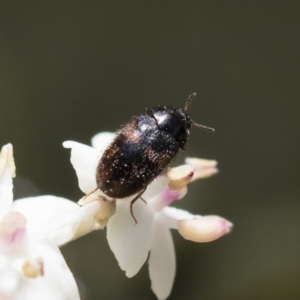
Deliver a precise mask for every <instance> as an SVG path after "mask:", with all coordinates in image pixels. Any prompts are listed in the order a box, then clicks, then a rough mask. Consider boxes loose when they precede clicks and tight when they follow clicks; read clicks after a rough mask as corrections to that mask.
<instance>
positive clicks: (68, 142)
mask: <svg viewBox="0 0 300 300" xmlns="http://www.w3.org/2000/svg"><path fill="white" fill-rule="evenodd" d="M75 144H76V142H73V141H65V142H63V143H62V145H63V147H64V148H72V147H73V146H74V145H75Z"/></svg>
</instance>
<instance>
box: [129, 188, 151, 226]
mask: <svg viewBox="0 0 300 300" xmlns="http://www.w3.org/2000/svg"><path fill="white" fill-rule="evenodd" d="M145 191H146V188H145V189H143V190H142V191H141V193H139V194H138V195H137V196H135V197H134V198H133V199H132V200H131V202H130V213H131V216H132V218H133V220H134V221H135V225H136V224H137V223H138V222H137V220H136V218H135V216H134V214H133V210H132V206H133V204H134V202H135V201H136V200H138V199H139V198H141V199H142V200H143V201H144V202H145V203H146V204H147V202H146V201H145V200H144V199H143V198H142V197H141V196H142V195H143V193H144V192H145Z"/></svg>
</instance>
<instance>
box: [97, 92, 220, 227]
mask: <svg viewBox="0 0 300 300" xmlns="http://www.w3.org/2000/svg"><path fill="white" fill-rule="evenodd" d="M195 96H196V93H193V94H191V95H190V96H189V97H188V100H187V101H186V103H185V107H184V109H181V108H175V107H173V106H157V107H154V108H152V109H146V111H145V113H143V114H140V115H138V116H134V117H132V118H131V120H130V121H129V122H128V123H127V124H126V125H125V126H124V127H123V128H121V129H120V130H119V131H117V134H116V137H115V139H114V140H113V141H112V142H111V144H110V145H109V146H108V148H107V149H106V150H105V151H104V153H103V155H102V157H101V159H100V161H99V163H98V166H97V170H96V182H97V189H100V190H101V191H102V192H103V193H104V194H106V195H107V196H109V197H111V198H114V199H123V198H127V197H130V196H133V195H136V196H135V197H134V198H133V200H132V201H131V203H130V212H131V215H132V217H133V219H134V220H135V222H136V223H137V220H136V218H135V217H134V215H133V211H132V206H133V204H134V202H135V201H136V200H137V199H139V198H141V196H142V194H143V193H144V192H145V190H146V189H147V186H148V185H149V184H150V183H151V182H152V181H153V180H154V179H155V178H156V177H157V176H158V175H159V174H160V173H162V172H163V171H164V170H165V169H166V167H167V166H168V165H169V164H170V162H171V160H172V159H173V158H174V157H175V156H176V154H177V153H178V151H179V150H183V151H184V150H185V145H186V143H187V141H188V136H189V129H190V128H191V126H192V125H193V126H196V127H198V128H201V129H203V130H206V131H214V129H213V128H210V127H207V126H203V125H200V124H197V123H195V122H194V121H193V120H192V119H191V118H190V116H189V114H188V107H189V106H190V104H191V102H192V99H193V98H194V97H195ZM141 199H142V198H141ZM142 200H143V199H142ZM143 201H144V200H143Z"/></svg>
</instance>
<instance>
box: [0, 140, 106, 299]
mask: <svg viewBox="0 0 300 300" xmlns="http://www.w3.org/2000/svg"><path fill="white" fill-rule="evenodd" d="M14 176H15V164H14V159H13V150H12V145H11V144H8V145H5V146H4V147H3V148H2V151H1V153H0V299H11V300H12V299H13V300H27V299H28V300H40V299H43V300H53V299H55V300H77V299H80V297H79V293H78V289H77V286H76V282H75V280H74V277H73V275H72V273H71V272H70V270H69V268H68V266H67V264H66V262H65V260H64V258H63V256H62V255H61V253H60V251H59V249H58V245H62V244H64V243H66V242H68V241H70V240H72V239H74V238H77V237H78V236H81V235H82V234H85V233H87V232H90V231H91V230H94V229H95V219H94V217H96V214H97V213H98V212H99V210H100V207H101V206H102V204H101V201H93V202H92V203H89V204H87V205H85V207H84V208H80V206H79V205H78V204H76V203H74V202H72V201H69V200H67V199H64V198H59V197H54V196H41V197H32V198H26V199H21V200H18V201H15V202H13V192H12V189H13V184H12V178H13V177H14ZM96 221H99V220H96ZM100 221H101V220H100ZM100 223H101V222H100Z"/></svg>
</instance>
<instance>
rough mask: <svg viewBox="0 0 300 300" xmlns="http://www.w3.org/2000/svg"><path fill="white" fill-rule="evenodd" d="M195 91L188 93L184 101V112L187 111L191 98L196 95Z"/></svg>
mask: <svg viewBox="0 0 300 300" xmlns="http://www.w3.org/2000/svg"><path fill="white" fill-rule="evenodd" d="M196 95H197V94H196V93H192V94H190V95H189V97H188V99H187V100H186V102H185V106H184V112H185V113H187V111H188V108H189V106H190V105H191V103H192V101H193V99H194V98H195V97H196Z"/></svg>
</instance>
